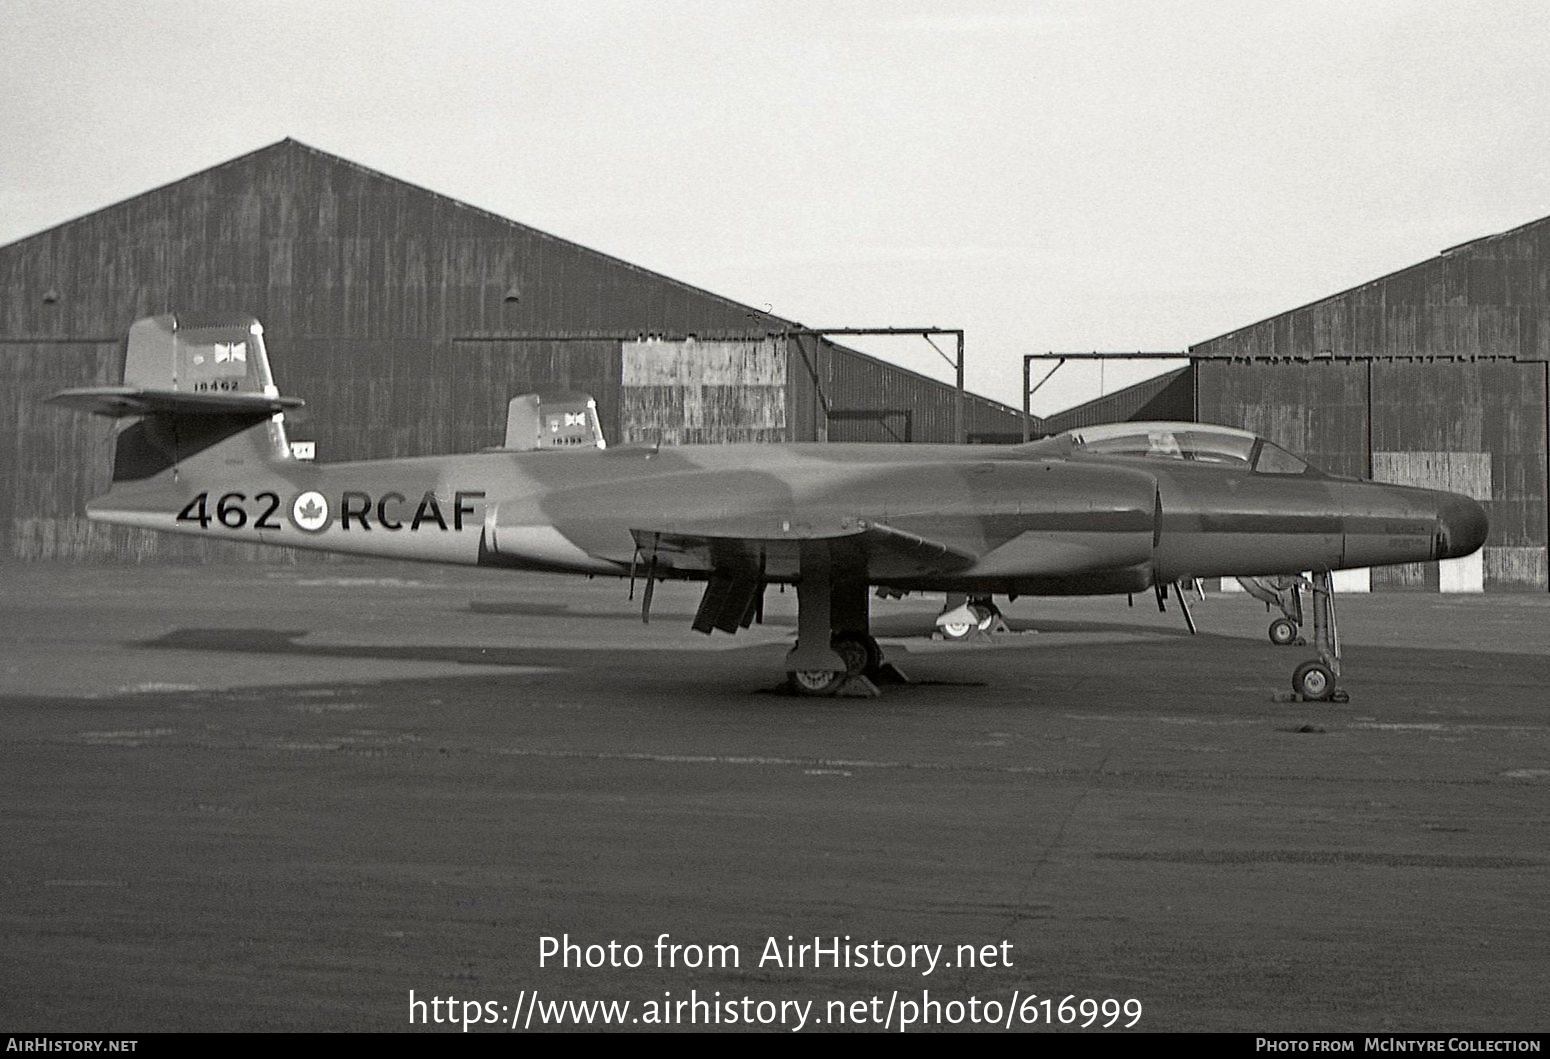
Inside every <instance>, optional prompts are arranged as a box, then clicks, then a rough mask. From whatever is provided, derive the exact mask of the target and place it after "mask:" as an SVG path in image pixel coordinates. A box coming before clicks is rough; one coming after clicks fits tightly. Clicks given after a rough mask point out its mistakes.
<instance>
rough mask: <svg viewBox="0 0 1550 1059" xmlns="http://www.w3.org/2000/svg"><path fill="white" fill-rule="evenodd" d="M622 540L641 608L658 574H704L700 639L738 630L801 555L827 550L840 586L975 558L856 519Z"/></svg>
mask: <svg viewBox="0 0 1550 1059" xmlns="http://www.w3.org/2000/svg"><path fill="white" fill-rule="evenodd" d="M630 533H631V535H632V536H634V538H635V547H636V552H637V555H638V557H639V558H641V559H644V560H645V562H646V571H647V578H648V588H647V592H648V595H647V602H646V604H645V605H646V607H647V608H649V607H650V595H649V593H650V587H649V579H650V578H651V577H652V576H653V574H654V572H656V571H658V570H660V569H661V568H662V567H664V566H666V567H669V568H671V569H672V570H674V571H677V572H681V573H703V574H704V575H705V579H706V582H707V584H706V586H705V596H704V598H703V599H701V601H700V607H699V610H698V611H697V612H696V614H695V616H694V628H695V629H696V630H697V631H699V632H704V633H708V632H710V631H711V630H712V629H720V630H722V631H723V632H736V631H737V630H738V629H739V628H744V629H746V628H747V627H748V626H749V625H750V624H752V622H753V620H754V617H755V615H756V614H757V613H758V611H759V606H760V603H759V601H760V598H761V596H762V594H763V591H764V583H765V579H766V574H767V573H769V572H771V571H776V570H784V571H795V570H798V569H800V566H801V556H802V552H803V551H804V550H810V549H811V548H813V547H814V546H815V545H816V546H819V547H822V548H825V549H827V551H828V559H829V564H828V565H829V567H830V569H831V570H835V571H836V573H837V575H838V576H839V577H840V578H841V579H844V580H851V581H855V580H860V581H863V582H865V581H872V580H879V579H884V578H901V577H923V576H930V575H932V574H950V573H954V572H956V571H959V570H963V569H966V568H968V567H970V566H972V565H973V564H974V562H975V558H976V557H975V556H973V555H970V554H968V553H967V552H964V551H961V550H959V549H956V548H953V547H951V546H949V545H947V544H943V543H942V542H940V541H933V540H928V539H926V538H925V537H921V536H917V535H916V534H913V533H908V532H905V531H904V530H899V529H895V528H893V527H892V526H888V525H885V524H884V523H881V522H876V521H873V520H870V519H860V518H856V519H840V520H838V521H833V522H819V523H814V522H794V521H790V520H786V519H782V520H780V521H778V522H770V521H765V520H762V519H757V518H751V519H731V520H720V519H717V520H704V521H699V522H693V523H687V524H686V523H677V522H670V523H666V524H664V525H663V527H662V528H660V529H632V530H631V531H630Z"/></svg>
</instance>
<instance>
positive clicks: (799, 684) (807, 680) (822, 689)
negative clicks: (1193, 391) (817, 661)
mask: <svg viewBox="0 0 1550 1059" xmlns="http://www.w3.org/2000/svg"><path fill="white" fill-rule="evenodd" d="M849 677H850V674H849V673H847V672H845V671H843V670H841V671H839V672H835V671H834V670H831V669H792V670H789V671H788V672H787V673H786V679H787V681H788V682H789V683H790V685H791V690H792V691H794V692H796V693H797V694H798V695H833V694H834V693H835V692H836V691H838V690H839V687H840V685H841V684H843V683H845V681H846V680H847V679H848V678H849Z"/></svg>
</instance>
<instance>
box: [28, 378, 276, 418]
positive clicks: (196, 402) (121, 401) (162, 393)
mask: <svg viewBox="0 0 1550 1059" xmlns="http://www.w3.org/2000/svg"><path fill="white" fill-rule="evenodd" d="M49 401H50V402H51V403H53V404H58V405H64V406H65V407H66V408H70V409H73V410H75V411H77V412H90V413H92V414H93V415H99V416H109V417H111V418H114V419H121V418H123V417H124V416H143V415H251V416H254V417H256V418H263V417H264V416H269V415H273V414H274V413H276V412H283V411H285V409H287V408H300V407H301V406H302V405H303V404H304V403H305V402H304V401H302V399H301V398H299V397H271V396H268V395H267V394H261V393H185V392H180V391H177V390H145V389H139V388H137V387H133V386H91V387H86V388H83V389H77V390H61V391H60V392H59V393H56V394H54V396H52V397H50V398H49Z"/></svg>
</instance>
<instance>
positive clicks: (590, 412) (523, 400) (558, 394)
mask: <svg viewBox="0 0 1550 1059" xmlns="http://www.w3.org/2000/svg"><path fill="white" fill-rule="evenodd" d="M607 447H608V443H607V442H606V441H604V440H603V427H602V425H601V424H600V423H599V422H598V421H597V402H596V401H594V400H593V399H592V395H591V394H585V393H580V392H578V391H575V390H554V389H546V390H539V391H537V392H535V393H525V394H523V395H522V396H521V397H513V398H512V399H511V401H510V403H509V404H507V406H506V444H505V445H504V446H503V448H505V449H507V450H511V451H514V452H528V451H531V450H533V449H566V448H593V449H606V448H607Z"/></svg>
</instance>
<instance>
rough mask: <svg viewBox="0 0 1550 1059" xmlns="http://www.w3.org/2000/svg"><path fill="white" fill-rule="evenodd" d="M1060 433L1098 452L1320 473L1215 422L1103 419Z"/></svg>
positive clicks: (1258, 469)
mask: <svg viewBox="0 0 1550 1059" xmlns="http://www.w3.org/2000/svg"><path fill="white" fill-rule="evenodd" d="M1059 437H1060V438H1064V439H1069V440H1070V444H1071V448H1072V451H1073V452H1090V453H1092V454H1093V455H1096V456H1144V457H1151V458H1154V459H1165V460H1190V461H1194V462H1196V463H1226V464H1241V465H1243V466H1244V467H1247V468H1249V469H1250V470H1252V471H1253V472H1254V473H1256V474H1304V475H1316V474H1319V473H1321V472H1319V471H1318V470H1317V469H1315V468H1314V467H1313V466H1311V465H1310V464H1309V463H1308V462H1307V461H1306V460H1304V459H1302V458H1301V457H1298V456H1294V455H1293V454H1292V453H1290V452H1287V451H1286V450H1285V449H1283V448H1281V446H1279V445H1277V444H1275V443H1274V442H1270V441H1266V440H1265V439H1264V438H1262V437H1259V436H1257V435H1255V434H1251V433H1249V432H1248V431H1247V430H1237V429H1235V428H1233V427H1222V426H1216V425H1215V424H1212V423H1104V424H1102V425H1099V426H1090V427H1076V428H1074V429H1072V430H1068V431H1066V432H1065V433H1064V434H1061V435H1059Z"/></svg>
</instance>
